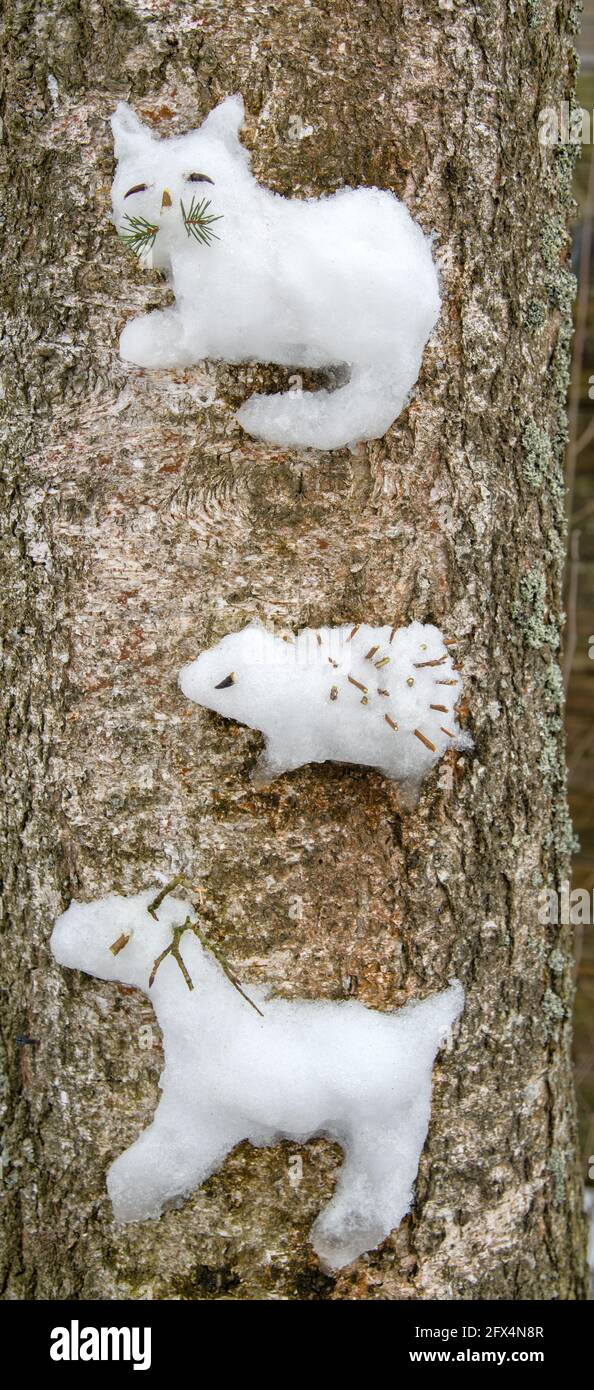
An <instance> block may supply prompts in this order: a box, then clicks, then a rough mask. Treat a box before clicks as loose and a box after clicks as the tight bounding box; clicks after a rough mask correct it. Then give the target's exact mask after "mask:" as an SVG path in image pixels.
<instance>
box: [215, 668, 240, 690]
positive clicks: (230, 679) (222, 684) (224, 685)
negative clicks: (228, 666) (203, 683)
mask: <svg viewBox="0 0 594 1390" xmlns="http://www.w3.org/2000/svg"><path fill="white" fill-rule="evenodd" d="M236 680H237V676H236V675H235V671H230V672H229V675H228V676H225V679H224V681H219V683H218V685H215V690H227V689H228V687H229V686H230V685H235V682H236Z"/></svg>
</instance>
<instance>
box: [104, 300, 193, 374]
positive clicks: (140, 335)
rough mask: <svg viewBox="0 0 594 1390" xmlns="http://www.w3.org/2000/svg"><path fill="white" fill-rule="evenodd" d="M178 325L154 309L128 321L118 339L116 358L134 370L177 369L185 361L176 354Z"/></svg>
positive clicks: (179, 337)
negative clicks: (145, 368) (150, 368)
mask: <svg viewBox="0 0 594 1390" xmlns="http://www.w3.org/2000/svg"><path fill="white" fill-rule="evenodd" d="M181 339H182V333H181V325H180V324H179V321H178V322H174V321H173V320H172V318H171V316H170V315H167V314H165V313H163V312H162V311H161V310H159V309H156V310H155V311H154V312H153V313H152V314H142V315H141V317H140V318H137V319H130V322H129V323H127V324H126V326H125V328H123V329H122V332H121V335H120V357H121V358H122V360H123V361H124V362H131V363H132V365H133V366H134V367H152V368H159V367H180V366H184V365H185V361H186V359H185V357H184V355H183V352H181V351H180V343H181Z"/></svg>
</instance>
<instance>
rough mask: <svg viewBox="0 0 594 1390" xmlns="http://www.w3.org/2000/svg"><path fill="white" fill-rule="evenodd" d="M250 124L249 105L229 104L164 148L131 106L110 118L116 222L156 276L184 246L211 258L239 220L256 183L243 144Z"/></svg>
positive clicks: (228, 99) (164, 143)
mask: <svg viewBox="0 0 594 1390" xmlns="http://www.w3.org/2000/svg"><path fill="white" fill-rule="evenodd" d="M243 118H244V107H243V101H242V98H241V97H240V96H231V97H226V98H225V100H224V101H222V102H221V103H220V104H219V106H216V107H215V108H214V110H213V111H211V113H210V115H209V116H207V117H206V120H205V121H203V123H202V125H201V126H199V127H198V129H197V130H193V131H190V132H189V133H188V134H187V135H180V136H173V137H172V138H170V139H164V140H159V139H158V138H157V137H156V136H154V135H153V134H152V132H151V131H150V130H149V129H148V127H147V126H145V125H143V123H142V121H140V120H139V118H138V116H137V115H136V114H135V113H134V111H133V110H132V108H131V107H130V106H127V105H126V103H125V102H120V103H119V104H118V106H117V108H116V110H115V112H114V115H113V116H112V118H111V126H112V130H113V136H114V152H115V156H116V159H117V169H116V174H115V178H114V181H113V184H112V204H113V220H114V223H115V226H116V228H117V230H118V232H119V234H120V236H122V237H123V238H124V239H125V240H126V243H127V245H129V246H130V248H131V249H132V250H133V251H136V252H137V254H139V255H141V256H143V258H145V259H147V258H148V257H149V256H150V263H151V264H152V265H153V266H155V267H156V268H157V269H164V268H165V267H167V266H168V264H169V262H170V258H171V254H172V252H173V251H174V250H175V249H176V248H178V247H181V246H184V245H185V246H191V247H192V248H193V249H195V250H196V252H197V253H198V254H200V253H202V254H204V255H208V252H209V250H212V248H213V247H216V246H217V245H218V244H219V241H220V242H222V241H223V238H224V237H225V228H226V225H227V227H228V228H229V230H230V226H231V224H232V222H233V221H234V220H235V219H236V217H237V215H238V214H239V213H240V211H241V208H242V204H244V203H245V197H246V192H247V188H248V187H249V186H250V185H251V184H252V183H253V180H252V177H251V174H250V172H249V155H248V152H247V150H246V149H245V148H244V146H243V145H242V144H241V142H240V140H239V131H240V129H241V126H242V124H243ZM225 218H227V224H226V223H225ZM215 219H218V220H215ZM217 239H218V240H217Z"/></svg>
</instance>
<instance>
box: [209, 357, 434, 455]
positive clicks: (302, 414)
mask: <svg viewBox="0 0 594 1390" xmlns="http://www.w3.org/2000/svg"><path fill="white" fill-rule="evenodd" d="M418 367H419V364H418V363H416V364H415V370H414V371H412V370H411V372H407V373H406V380H404V379H403V376H404V374H403V373H402V371H398V370H397V369H396V368H394V367H392V366H391V365H390V367H389V368H387V367H386V364H385V362H383V363H382V365H381V366H378V365H377V364H376V365H371V366H365V367H359V366H354V367H353V368H352V370H351V376H350V380H349V381H348V382H347V384H346V385H345V386H340V387H338V388H337V389H336V390H335V391H285V392H282V393H279V394H278V395H275V396H251V397H250V399H249V400H248V401H246V402H245V405H242V407H241V409H240V410H239V411H238V413H237V419H238V420H239V423H240V425H242V427H243V429H244V430H246V432H247V433H248V434H251V435H252V436H253V438H254V439H264V440H266V442H267V443H269V444H278V445H280V446H281V447H283V446H285V447H287V446H288V447H290V448H297V449H299V448H302V449H304V448H305V449H342V448H344V447H345V445H349V444H358V443H359V441H360V440H362V439H380V438H381V436H382V435H383V434H385V432H386V430H387V429H389V427H390V425H391V424H392V421H393V420H395V419H396V416H397V415H399V414H400V411H401V410H402V407H403V405H404V403H405V400H406V397H407V395H408V392H409V390H410V387H411V386H412V384H413V382H414V381H415V380H416V376H417V372H418Z"/></svg>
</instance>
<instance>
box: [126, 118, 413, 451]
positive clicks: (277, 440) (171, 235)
mask: <svg viewBox="0 0 594 1390" xmlns="http://www.w3.org/2000/svg"><path fill="white" fill-rule="evenodd" d="M243 115H244V111H243V101H242V99H241V97H240V96H233V97H227V99H226V100H225V101H223V102H222V103H221V104H220V105H219V106H217V107H216V108H215V109H214V110H213V111H212V112H211V113H210V115H209V116H208V117H207V119H206V120H205V121H204V122H203V124H202V125H201V126H200V127H199V128H198V129H197V130H194V131H191V132H190V133H189V134H187V135H183V136H176V137H174V138H171V139H164V140H159V139H156V138H155V137H154V136H153V135H152V134H151V131H150V130H149V129H148V128H147V127H146V126H144V125H143V124H142V123H141V121H139V119H138V117H137V116H136V115H135V114H134V112H133V111H132V110H131V108H130V107H129V106H127V105H126V104H125V103H123V102H120V104H119V105H118V107H117V110H116V112H115V115H114V116H113V118H112V126H113V132H114V146H115V154H116V158H117V160H118V164H117V171H116V175H115V178H114V182H113V189H112V199H113V220H114V222H115V225H116V227H117V229H118V232H119V233H120V235H126V234H127V233H129V232H130V230H131V227H130V223H129V222H128V221H127V220H126V219H127V218H130V217H135V218H144V219H145V222H147V223H148V224H149V226H150V227H152V228H153V229H154V231H155V237H154V239H153V241H152V244H151V245H150V246H149V245H147V246H146V248H145V249H144V251H143V252H142V259H143V261H144V262H145V264H147V265H151V266H154V267H155V268H158V269H160V270H162V271H164V272H165V273H166V276H167V278H168V280H169V283H170V285H171V286H172V288H173V291H174V294H175V299H176V302H175V305H174V306H173V307H172V308H168V309H165V310H164V311H161V310H157V311H153V312H152V313H150V314H145V315H143V316H142V317H140V318H137V319H132V320H130V322H129V323H127V324H126V326H125V328H124V330H123V333H122V335H121V339H120V352H121V356H122V357H123V359H124V360H125V361H127V362H132V363H135V364H136V365H137V366H140V367H149V368H163V367H182V366H187V365H189V364H191V363H197V362H200V361H202V359H203V358H206V357H211V358H219V359H224V360H225V361H227V362H245V361H250V360H257V361H259V362H276V363H279V364H280V365H282V366H286V367H309V368H322V367H333V366H334V367H336V366H341V365H342V366H345V367H347V368H348V369H349V373H350V379H349V380H348V382H347V384H346V385H344V386H342V387H340V388H339V389H337V390H336V391H332V392H330V391H327V390H320V391H314V392H311V391H304V392H302V393H301V392H298V391H288V392H283V393H279V394H277V395H273V396H252V397H251V399H250V400H248V401H247V402H246V404H245V405H243V406H242V407H241V409H240V411H239V414H238V419H239V421H240V423H241V424H242V425H243V428H244V429H245V430H247V432H248V434H251V435H253V436H254V437H256V438H259V439H264V440H268V441H269V442H271V443H273V444H278V445H286V446H305V447H308V446H309V447H313V448H317V449H337V448H340V447H342V446H344V445H349V444H350V445H352V444H355V443H357V442H358V441H359V440H362V439H376V438H379V437H380V436H381V435H382V434H384V433H385V431H386V430H387V429H388V428H389V426H390V425H391V424H392V421H393V420H395V419H396V416H397V415H399V413H400V411H401V410H402V408H403V406H404V405H405V403H406V401H407V398H408V396H409V393H410V391H411V389H412V387H413V386H414V383H415V381H416V379H417V376H418V373H419V368H420V364H421V358H422V355H423V350H424V348H425V344H426V342H427V339H428V337H429V334H430V333H431V331H432V329H433V327H434V325H435V323H436V320H437V317H438V314H439V308H440V296H439V286H438V279H437V273H436V270H435V266H434V263H433V258H432V254H431V246H430V241H429V239H428V238H427V237H425V236H424V234H423V232H422V231H421V229H420V227H418V226H417V225H416V223H415V222H414V221H413V219H412V217H411V216H410V214H409V212H408V211H407V209H406V207H405V206H404V204H403V203H401V202H399V201H398V199H397V198H396V197H395V196H394V194H392V193H390V192H387V191H385V190H381V189H378V188H357V189H352V188H343V189H340V190H339V192H337V193H334V194H332V195H331V196H329V197H325V198H309V199H301V200H299V199H288V198H282V197H281V196H280V195H279V194H276V193H271V192H270V191H269V190H267V189H265V188H261V187H259V185H258V184H257V182H256V180H255V179H254V177H253V175H252V174H251V172H250V168H249V155H248V152H247V150H246V149H245V148H244V146H243V145H242V144H241V143H240V141H239V138H238V132H239V130H240V129H241V126H242V124H243ZM191 176H194V177H193V178H192V177H191ZM192 196H194V198H195V199H196V201H197V202H202V201H203V200H208V204H209V206H208V208H207V209H204V211H205V213H206V215H207V216H210V217H212V216H215V217H217V218H219V219H220V220H219V221H217V222H214V223H211V224H210V231H211V232H213V233H214V234H215V236H216V237H217V238H218V239H217V240H215V239H214V238H213V239H211V238H210V236H209V234H208V232H207V244H203V243H201V242H200V241H198V240H196V239H195V238H194V237H193V236H192V235H189V234H188V231H187V228H186V225H185V223H184V217H183V214H182V204H183V207H184V208H185V211H186V213H188V210H189V208H190V205H191V201H192Z"/></svg>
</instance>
